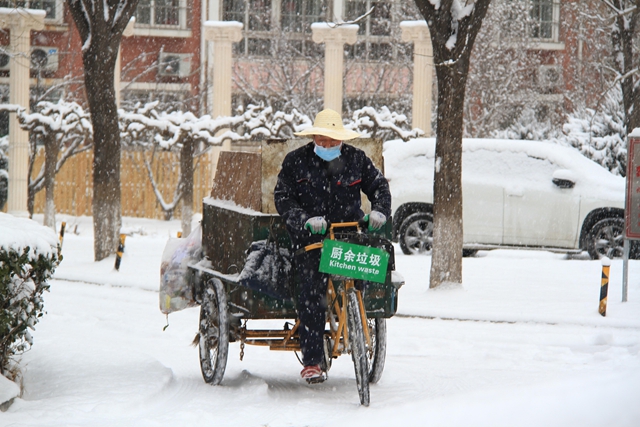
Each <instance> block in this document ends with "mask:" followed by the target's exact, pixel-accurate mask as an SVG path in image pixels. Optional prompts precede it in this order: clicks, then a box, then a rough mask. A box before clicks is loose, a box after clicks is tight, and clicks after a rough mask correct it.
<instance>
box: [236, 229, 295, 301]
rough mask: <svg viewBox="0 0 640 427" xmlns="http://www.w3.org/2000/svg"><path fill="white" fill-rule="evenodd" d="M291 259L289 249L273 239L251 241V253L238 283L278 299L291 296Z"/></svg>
mask: <svg viewBox="0 0 640 427" xmlns="http://www.w3.org/2000/svg"><path fill="white" fill-rule="evenodd" d="M291 275H292V270H291V260H290V255H289V251H288V250H287V249H286V248H280V247H278V245H277V244H276V242H275V241H273V240H259V241H257V242H253V243H251V247H250V248H249V255H248V256H247V261H246V262H245V264H244V267H243V269H242V271H241V272H240V277H239V278H238V283H240V285H242V286H246V287H247V288H249V289H253V290H254V291H258V292H262V293H263V294H266V295H268V296H270V297H273V298H277V299H282V300H286V299H290V298H291V286H290V283H291Z"/></svg>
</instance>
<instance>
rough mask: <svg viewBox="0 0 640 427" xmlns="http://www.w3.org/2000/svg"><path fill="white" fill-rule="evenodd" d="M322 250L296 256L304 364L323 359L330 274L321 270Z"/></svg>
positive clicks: (311, 363)
mask: <svg viewBox="0 0 640 427" xmlns="http://www.w3.org/2000/svg"><path fill="white" fill-rule="evenodd" d="M319 265H320V250H319V249H314V250H311V251H309V252H305V253H303V254H301V255H298V256H296V259H295V269H296V275H297V277H298V305H297V309H298V317H299V318H300V328H299V329H298V334H299V336H300V348H301V350H302V363H303V365H304V366H310V365H319V364H320V362H321V361H322V359H323V349H322V341H323V335H324V329H325V324H326V312H327V279H328V275H327V274H325V273H320V272H319V271H318V266H319Z"/></svg>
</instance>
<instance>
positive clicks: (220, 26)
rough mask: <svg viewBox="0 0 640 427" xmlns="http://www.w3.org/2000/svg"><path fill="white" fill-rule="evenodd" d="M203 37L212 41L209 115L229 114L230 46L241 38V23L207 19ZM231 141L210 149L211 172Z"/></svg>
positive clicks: (230, 83) (231, 63)
mask: <svg viewBox="0 0 640 427" xmlns="http://www.w3.org/2000/svg"><path fill="white" fill-rule="evenodd" d="M202 34H203V37H204V38H205V39H206V40H209V41H211V42H213V52H214V55H215V57H214V58H213V102H212V105H211V106H210V108H211V116H212V117H214V118H216V117H220V116H230V115H231V87H232V80H231V71H232V66H233V61H232V55H231V54H232V48H233V43H234V42H239V41H240V40H242V23H241V22H236V21H207V22H205V23H204V25H203V29H202ZM230 149H231V141H229V140H227V141H225V142H224V143H223V144H222V147H220V148H218V147H215V148H214V149H213V150H211V153H212V158H211V161H212V163H213V173H214V176H215V169H216V166H217V164H218V157H219V156H220V151H223V150H224V151H229V150H230Z"/></svg>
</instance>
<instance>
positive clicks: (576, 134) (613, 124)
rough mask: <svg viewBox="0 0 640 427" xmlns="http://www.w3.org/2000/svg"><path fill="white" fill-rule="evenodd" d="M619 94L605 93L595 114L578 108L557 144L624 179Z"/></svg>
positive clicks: (616, 91)
mask: <svg viewBox="0 0 640 427" xmlns="http://www.w3.org/2000/svg"><path fill="white" fill-rule="evenodd" d="M624 121H625V118H624V111H623V106H622V92H621V90H620V89H619V88H615V89H614V90H611V91H609V92H607V94H606V95H605V96H604V97H603V99H602V102H601V103H600V108H599V110H598V111H595V110H592V109H590V108H580V109H578V110H576V111H575V112H574V113H572V114H571V115H569V118H568V122H567V123H566V124H565V125H564V127H563V131H564V135H561V136H559V137H558V138H557V140H558V142H560V143H562V144H565V145H571V146H573V147H575V148H577V149H578V150H580V152H581V153H582V154H583V155H585V156H586V157H588V158H589V159H591V160H593V161H594V162H596V163H598V164H600V165H602V166H603V167H604V168H606V169H608V170H609V171H611V173H613V174H614V175H620V176H625V175H626V168H627V148H626V147H627V129H626V126H625V124H624Z"/></svg>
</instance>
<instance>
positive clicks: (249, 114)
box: [118, 102, 311, 149]
mask: <svg viewBox="0 0 640 427" xmlns="http://www.w3.org/2000/svg"><path fill="white" fill-rule="evenodd" d="M157 105H158V104H157V102H153V103H148V104H145V105H144V106H142V107H140V108H137V109H136V110H135V111H133V112H128V111H125V110H119V111H118V113H119V115H120V131H121V136H122V137H123V138H124V140H125V141H128V142H132V143H135V144H139V145H147V144H149V143H150V142H151V143H152V144H157V145H158V146H160V147H161V148H163V149H172V148H174V147H181V146H182V143H183V141H185V140H186V139H189V140H192V141H195V142H201V143H204V144H205V145H207V146H213V145H221V144H222V142H223V141H225V140H231V141H232V142H241V141H249V140H253V139H260V138H278V137H289V136H291V135H292V133H293V132H297V131H299V130H302V129H303V128H305V127H308V126H310V125H311V121H310V120H309V118H308V117H307V116H305V115H304V114H301V113H300V112H298V111H297V110H295V109H294V110H293V111H292V112H291V113H289V114H287V113H283V112H279V111H278V112H273V109H272V108H271V107H264V106H261V105H249V106H248V107H247V109H246V110H245V111H242V110H241V111H239V113H238V114H237V115H235V116H230V117H217V118H215V119H214V118H212V117H211V116H210V115H204V116H201V117H197V116H195V115H194V114H193V113H190V112H186V113H185V112H182V111H174V112H171V113H166V112H163V111H161V112H158V111H157V110H156V107H157Z"/></svg>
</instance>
